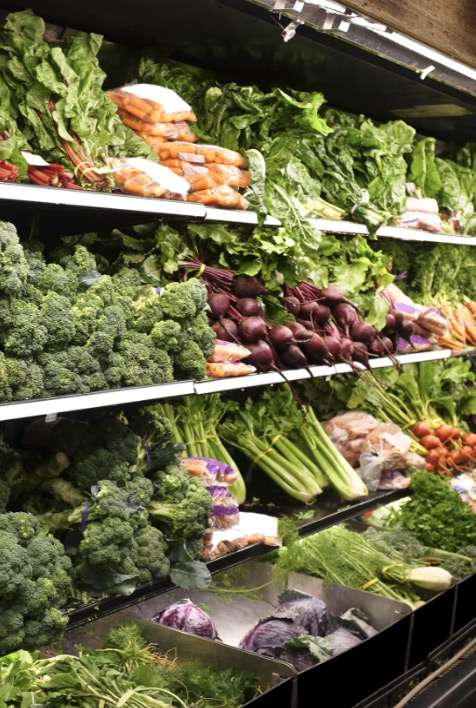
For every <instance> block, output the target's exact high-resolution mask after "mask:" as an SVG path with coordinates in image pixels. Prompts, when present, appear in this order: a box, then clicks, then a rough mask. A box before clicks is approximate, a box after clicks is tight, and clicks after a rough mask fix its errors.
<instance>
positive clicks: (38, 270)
mask: <svg viewBox="0 0 476 708" xmlns="http://www.w3.org/2000/svg"><path fill="white" fill-rule="evenodd" d="M23 252H24V254H25V258H26V260H27V262H28V278H27V282H28V283H29V284H30V285H33V286H35V287H36V288H38V287H39V286H40V283H41V277H42V274H43V271H44V269H45V267H46V264H45V259H44V257H43V244H42V243H41V242H40V241H27V242H26V243H25V244H24V246H23Z"/></svg>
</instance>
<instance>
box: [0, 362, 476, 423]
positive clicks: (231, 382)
mask: <svg viewBox="0 0 476 708" xmlns="http://www.w3.org/2000/svg"><path fill="white" fill-rule="evenodd" d="M474 354H476V349H466V350H464V351H462V352H458V353H454V352H452V351H451V350H450V349H437V350H434V351H431V352H415V353H413V354H401V355H397V357H396V359H397V360H398V361H399V362H400V364H402V365H405V364H415V363H418V362H422V361H435V360H437V359H449V358H450V357H451V356H472V355H474ZM355 366H357V367H359V368H360V369H362V370H364V367H363V366H362V365H360V364H357V363H354V367H355ZM370 366H371V368H372V369H380V368H384V367H390V366H393V363H392V361H391V360H390V359H388V358H387V357H381V358H378V359H373V360H372V361H371V362H370ZM350 373H353V369H352V368H351V367H350V366H349V365H348V364H335V365H334V366H311V367H309V370H308V369H290V370H289V371H284V372H283V374H284V376H285V377H286V379H285V378H284V376H281V375H280V374H278V373H276V372H269V373H265V374H250V375H249V376H237V377H236V378H231V377H230V378H223V379H207V380H206V381H173V382H171V383H163V384H157V385H156V386H140V387H130V388H119V389H111V390H106V391H94V392H92V393H83V394H76V395H74V396H58V397H55V398H39V399H35V400H32V401H18V402H16V401H15V402H9V403H0V421H7V420H18V419H20V418H30V417H33V416H42V415H51V414H54V413H67V412H71V411H81V410H88V409H91V408H102V407H105V406H115V405H127V404H128V403H140V402H147V401H156V400H160V399H162V398H175V397H177V396H190V395H194V394H196V395H203V394H207V393H221V392H226V391H235V390H238V389H244V388H254V387H255V386H272V385H274V384H280V383H284V382H285V381H286V380H288V381H299V380H301V379H308V378H310V376H311V374H312V377H313V378H318V377H323V376H336V375H338V374H350Z"/></svg>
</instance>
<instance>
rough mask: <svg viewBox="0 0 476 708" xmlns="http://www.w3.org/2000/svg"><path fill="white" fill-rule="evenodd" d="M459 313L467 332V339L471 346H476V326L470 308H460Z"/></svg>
mask: <svg viewBox="0 0 476 708" xmlns="http://www.w3.org/2000/svg"><path fill="white" fill-rule="evenodd" d="M458 312H459V313H460V318H461V322H462V323H463V325H464V328H465V331H466V338H467V339H469V340H470V343H471V344H476V325H475V323H474V318H473V315H472V313H471V311H470V310H469V308H468V307H464V306H463V307H460V308H458Z"/></svg>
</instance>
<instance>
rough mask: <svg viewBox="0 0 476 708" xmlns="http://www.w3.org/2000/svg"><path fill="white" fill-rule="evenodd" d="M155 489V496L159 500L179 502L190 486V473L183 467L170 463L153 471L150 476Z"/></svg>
mask: <svg viewBox="0 0 476 708" xmlns="http://www.w3.org/2000/svg"><path fill="white" fill-rule="evenodd" d="M152 480H153V482H154V487H155V489H156V493H155V497H156V498H157V499H158V500H159V501H170V502H173V503H174V504H180V503H181V502H182V500H183V499H185V497H186V495H187V492H188V488H189V486H190V473H189V472H188V470H186V469H185V468H184V467H179V466H178V465H171V466H170V467H167V468H166V469H163V470H159V471H155V472H154V475H153V477H152Z"/></svg>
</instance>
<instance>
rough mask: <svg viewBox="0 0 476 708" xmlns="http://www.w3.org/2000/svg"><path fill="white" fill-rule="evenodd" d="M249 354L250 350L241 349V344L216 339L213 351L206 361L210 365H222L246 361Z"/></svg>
mask: <svg viewBox="0 0 476 708" xmlns="http://www.w3.org/2000/svg"><path fill="white" fill-rule="evenodd" d="M250 354H251V352H250V350H249V349H246V347H243V346H242V345H241V344H235V342H225V341H223V340H222V339H217V340H216V342H215V350H214V352H213V354H212V355H211V357H209V359H208V361H209V362H210V363H212V364H223V363H226V362H234V361H240V360H241V359H246V357H247V356H250Z"/></svg>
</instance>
